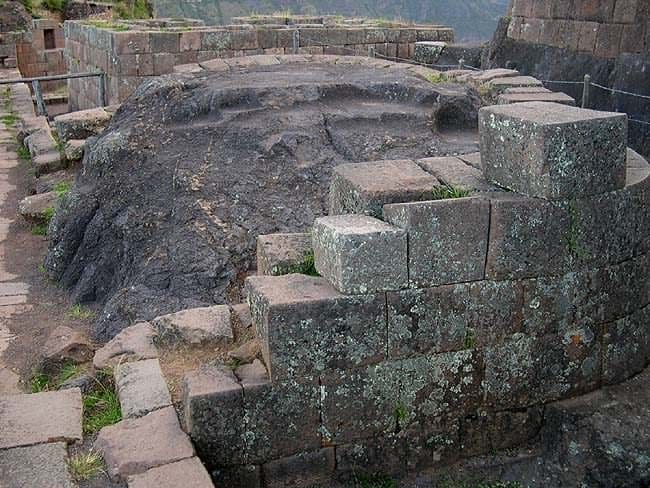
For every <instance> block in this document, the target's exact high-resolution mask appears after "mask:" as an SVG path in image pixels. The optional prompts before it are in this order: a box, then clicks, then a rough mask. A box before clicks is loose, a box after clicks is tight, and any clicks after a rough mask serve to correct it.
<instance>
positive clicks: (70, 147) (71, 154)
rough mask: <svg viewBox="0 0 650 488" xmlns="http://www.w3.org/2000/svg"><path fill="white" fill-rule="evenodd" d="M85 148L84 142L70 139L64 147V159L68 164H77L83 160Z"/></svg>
mask: <svg viewBox="0 0 650 488" xmlns="http://www.w3.org/2000/svg"><path fill="white" fill-rule="evenodd" d="M85 147H86V141H85V140H79V139H72V140H70V141H68V142H67V143H66V145H65V159H66V160H67V161H68V162H78V161H81V160H82V159H83V156H84V149H85Z"/></svg>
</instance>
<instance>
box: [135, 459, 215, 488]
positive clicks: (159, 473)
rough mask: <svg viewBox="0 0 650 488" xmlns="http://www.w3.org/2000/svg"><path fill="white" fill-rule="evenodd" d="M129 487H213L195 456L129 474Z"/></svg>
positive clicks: (208, 476)
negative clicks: (140, 472)
mask: <svg viewBox="0 0 650 488" xmlns="http://www.w3.org/2000/svg"><path fill="white" fill-rule="evenodd" d="M128 482H129V488H178V487H180V486H187V487H191V488H213V487H214V485H213V484H212V480H211V479H210V475H209V474H208V472H207V471H206V470H205V467H204V466H203V464H201V461H200V460H199V458H197V457H192V458H189V459H183V460H182V461H177V462H175V463H170V464H165V465H164V466H160V467H157V468H151V469H149V470H148V471H145V472H144V473H142V474H137V475H134V476H129V478H128Z"/></svg>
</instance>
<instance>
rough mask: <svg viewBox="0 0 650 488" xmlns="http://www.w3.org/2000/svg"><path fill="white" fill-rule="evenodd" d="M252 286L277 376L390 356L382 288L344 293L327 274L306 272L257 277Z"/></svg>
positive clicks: (263, 338) (269, 359) (266, 348)
mask: <svg viewBox="0 0 650 488" xmlns="http://www.w3.org/2000/svg"><path fill="white" fill-rule="evenodd" d="M247 291H248V300H249V303H250V306H251V314H252V316H253V322H254V323H255V326H256V327H257V333H258V337H259V338H260V339H261V341H262V355H263V357H264V361H265V363H266V366H267V368H268V369H269V373H270V376H271V378H272V379H273V381H275V380H276V379H283V378H300V377H301V376H302V375H303V374H304V373H305V372H321V371H326V370H333V369H348V368H352V367H358V366H362V365H366V364H372V363H375V362H378V361H381V360H382V359H384V357H385V351H386V311H385V299H384V296H383V295H382V294H377V295H363V296H361V295H360V296H344V295H341V294H340V293H339V292H337V291H336V290H335V289H334V288H332V286H331V285H330V284H329V283H327V281H326V280H325V279H323V278H314V277H309V276H305V275H287V276H282V277H263V276H258V277H251V278H249V279H248V280H247Z"/></svg>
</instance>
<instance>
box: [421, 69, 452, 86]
mask: <svg viewBox="0 0 650 488" xmlns="http://www.w3.org/2000/svg"><path fill="white" fill-rule="evenodd" d="M426 79H427V81H428V82H429V83H433V84H434V85H437V84H438V83H445V82H446V81H449V78H447V75H446V74H444V73H436V72H434V73H431V74H429V75H426Z"/></svg>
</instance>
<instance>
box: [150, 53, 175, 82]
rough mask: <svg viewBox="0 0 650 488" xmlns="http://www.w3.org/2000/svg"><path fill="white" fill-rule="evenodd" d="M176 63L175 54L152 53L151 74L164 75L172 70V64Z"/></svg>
mask: <svg viewBox="0 0 650 488" xmlns="http://www.w3.org/2000/svg"><path fill="white" fill-rule="evenodd" d="M176 64H177V59H176V54H169V53H154V55H153V74H154V75H156V76H159V75H166V74H169V73H173V72H174V66H176Z"/></svg>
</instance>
